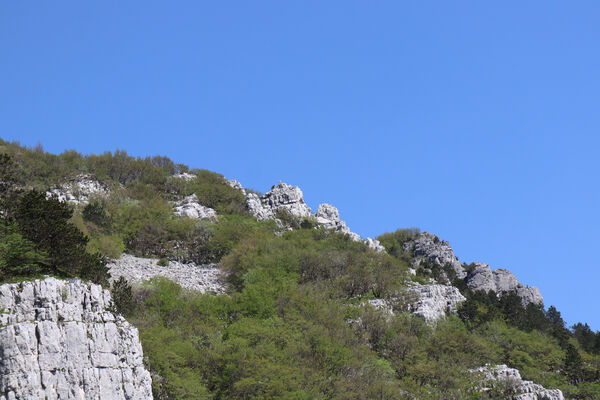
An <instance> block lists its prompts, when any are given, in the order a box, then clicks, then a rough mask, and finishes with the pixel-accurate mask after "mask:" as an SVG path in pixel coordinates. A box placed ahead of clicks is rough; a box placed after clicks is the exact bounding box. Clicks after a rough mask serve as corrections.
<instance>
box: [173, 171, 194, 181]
mask: <svg viewBox="0 0 600 400" xmlns="http://www.w3.org/2000/svg"><path fill="white" fill-rule="evenodd" d="M173 178H175V179H183V180H184V181H191V180H194V179H196V175H194V174H190V173H187V172H182V173H180V174H175V175H173Z"/></svg>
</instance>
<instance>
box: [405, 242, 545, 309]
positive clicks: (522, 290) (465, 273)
mask: <svg viewBox="0 0 600 400" xmlns="http://www.w3.org/2000/svg"><path fill="white" fill-rule="evenodd" d="M402 249H403V250H404V251H405V252H407V253H409V254H410V255H412V257H413V259H412V264H413V266H415V267H416V266H419V265H423V264H430V265H431V264H433V265H438V266H450V267H451V268H452V270H453V271H454V272H455V273H456V276H457V278H460V279H464V280H465V281H466V283H467V286H468V287H469V288H470V289H471V290H473V291H477V290H484V291H486V292H488V291H490V290H493V291H494V292H496V293H498V294H501V293H507V292H515V293H516V294H517V295H518V296H519V297H520V298H521V301H522V303H523V305H527V304H529V303H534V304H536V305H543V303H544V299H543V298H542V295H541V294H540V291H539V289H538V288H536V287H533V286H525V285H523V284H522V283H519V281H518V280H517V278H516V277H515V275H514V274H513V273H512V272H510V271H509V270H506V269H496V270H493V271H492V270H491V269H490V266H489V265H487V264H484V263H480V262H475V263H473V264H471V266H470V267H469V268H468V270H467V269H465V268H464V267H463V265H462V264H461V263H460V262H459V261H458V258H457V257H456V256H455V255H454V250H452V247H450V243H448V242H447V241H445V240H440V239H439V238H438V237H437V236H435V235H432V234H431V233H429V232H423V233H420V234H419V235H418V236H417V237H416V238H415V239H414V240H411V241H408V242H406V243H404V244H403V245H402ZM443 281H446V282H448V279H447V277H445V278H444V279H443ZM442 283H445V282H442Z"/></svg>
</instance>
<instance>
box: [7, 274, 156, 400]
mask: <svg viewBox="0 0 600 400" xmlns="http://www.w3.org/2000/svg"><path fill="white" fill-rule="evenodd" d="M111 303H112V300H111V297H110V292H109V291H108V290H103V289H102V287H101V286H99V285H95V284H92V283H85V282H82V281H80V280H78V279H72V280H70V281H64V280H58V279H55V278H46V279H43V280H35V281H31V282H23V283H16V284H5V285H1V286H0V307H1V308H2V313H1V314H0V400H9V399H82V400H83V399H139V400H143V399H152V388H151V384H152V381H151V378H150V373H149V372H148V371H147V370H146V369H145V368H144V364H143V352H142V346H141V344H140V341H139V339H138V331H137V329H136V328H135V327H133V326H131V325H130V324H129V323H128V322H127V321H126V320H125V319H124V318H123V317H122V316H121V315H118V314H114V313H113V312H111V311H109V307H110V306H111Z"/></svg>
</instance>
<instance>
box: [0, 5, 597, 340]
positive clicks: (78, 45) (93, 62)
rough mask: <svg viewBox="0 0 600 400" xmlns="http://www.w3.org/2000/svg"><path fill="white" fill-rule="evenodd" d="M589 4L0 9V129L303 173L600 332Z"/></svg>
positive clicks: (22, 137)
mask: <svg viewBox="0 0 600 400" xmlns="http://www.w3.org/2000/svg"><path fill="white" fill-rule="evenodd" d="M599 21H600V3H598V2H597V1H577V2H568V3H567V2H552V1H527V2H523V1H503V2H496V3H495V4H492V3H491V2H482V1H471V2H465V1H453V2H448V1H437V2H428V1H419V2H398V1H377V2H366V1H363V2H356V1H348V0H345V1H338V2H335V1H329V2H322V1H318V2H312V1H301V2H300V1H295V2H281V1H272V2H266V1H252V2H249V1H239V2H222V1H211V2H202V3H201V2H196V1H189V2H186V1H178V2H154V1H131V2H117V1H103V2H81V1H61V2H36V3H35V4H34V3H32V2H26V1H5V2H2V4H1V5H0V57H1V58H0V59H1V62H0V76H1V78H0V94H1V96H2V100H0V137H2V138H4V139H8V140H19V141H20V142H21V143H22V144H26V145H30V146H32V145H35V144H36V143H37V142H38V141H40V142H41V143H42V144H43V145H44V147H45V149H46V150H47V151H51V152H57V153H58V152H61V151H62V150H64V149H76V150H78V151H81V152H83V153H98V152H102V151H105V150H115V149H117V148H119V149H125V150H127V151H128V152H129V153H130V154H133V155H142V156H145V155H155V154H161V155H167V156H169V157H171V158H173V159H174V160H175V161H176V162H183V163H186V164H189V165H191V166H193V167H199V168H207V169H211V170H214V171H217V172H220V173H222V174H224V175H225V176H227V177H228V178H236V179H238V180H239V181H240V182H242V183H243V184H244V185H245V186H249V187H252V188H255V189H257V190H261V191H267V190H268V189H269V188H270V186H271V185H272V184H274V183H277V182H278V181H279V179H281V180H283V181H285V182H288V183H290V184H296V185H299V186H300V187H301V188H302V189H303V191H304V194H305V199H306V201H307V202H308V204H309V205H310V206H312V207H316V206H317V205H318V204H319V203H321V202H329V203H332V204H334V205H336V206H337V207H338V208H339V209H340V212H341V215H342V218H343V219H345V220H346V221H347V222H348V224H349V226H350V227H351V228H352V229H353V230H355V231H356V232H358V233H360V234H361V235H363V236H367V235H368V236H375V235H378V234H380V233H383V232H385V231H392V230H395V229H396V228H398V227H411V226H417V227H420V228H421V229H423V230H428V231H431V232H433V233H436V234H438V235H439V236H441V237H442V238H444V239H447V240H449V241H450V243H451V244H452V245H453V247H454V249H455V252H456V254H457V255H458V257H459V258H460V259H461V260H463V261H467V262H471V261H483V262H487V263H489V264H490V265H491V266H492V267H493V268H500V267H503V268H509V269H511V270H512V271H513V272H514V273H515V274H516V275H517V277H518V278H519V279H520V280H521V281H522V282H525V283H526V284H530V285H536V286H538V287H539V288H540V290H541V291H542V294H543V296H544V298H545V300H546V305H550V304H554V305H556V306H557V307H558V309H559V310H560V311H561V312H562V313H563V316H564V317H565V319H566V320H567V321H568V322H569V323H573V322H576V321H587V322H589V323H590V324H591V326H592V328H594V329H596V330H598V329H600V315H598V311H597V310H598V309H600V297H599V296H598V289H599V282H600V261H599V260H600V258H599V255H598V253H599V252H600V246H599V240H598V239H599V238H598V230H599V229H600V211H599V204H600V202H599V197H600V188H599V173H600V161H599V160H600V157H599V156H598V151H599V149H600V131H599V128H600V23H599Z"/></svg>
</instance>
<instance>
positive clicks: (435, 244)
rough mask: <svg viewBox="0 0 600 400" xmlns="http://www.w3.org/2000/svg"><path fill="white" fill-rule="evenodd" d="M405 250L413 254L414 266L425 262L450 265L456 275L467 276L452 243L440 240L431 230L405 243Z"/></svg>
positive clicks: (460, 277) (459, 276)
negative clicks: (451, 245)
mask: <svg viewBox="0 0 600 400" xmlns="http://www.w3.org/2000/svg"><path fill="white" fill-rule="evenodd" d="M403 250H404V251H407V252H411V253H412V254H413V257H414V258H413V266H415V267H416V266H419V265H421V264H423V263H432V264H436V265H439V266H445V265H450V266H451V267H452V269H453V270H454V272H455V273H456V276H457V277H458V278H459V279H463V278H464V277H465V276H467V273H466V271H465V269H464V268H463V266H462V264H461V263H460V261H458V258H456V256H455V255H454V250H452V247H450V243H448V242H447V241H445V240H440V239H439V238H438V237H437V236H435V235H432V234H431V233H429V232H423V233H421V234H419V235H418V236H417V238H416V239H415V240H412V241H409V242H406V243H404V245H403Z"/></svg>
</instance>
